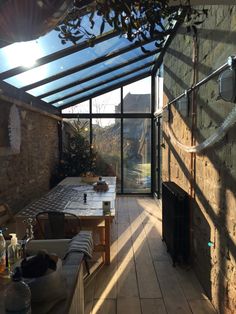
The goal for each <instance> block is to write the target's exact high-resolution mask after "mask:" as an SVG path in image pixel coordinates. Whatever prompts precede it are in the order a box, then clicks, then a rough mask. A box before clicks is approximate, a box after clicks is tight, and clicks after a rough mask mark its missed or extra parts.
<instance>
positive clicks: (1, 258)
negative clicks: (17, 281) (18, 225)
mask: <svg viewBox="0 0 236 314" xmlns="http://www.w3.org/2000/svg"><path fill="white" fill-rule="evenodd" d="M5 270H6V241H5V239H4V236H3V233H2V230H1V229H0V274H3V273H4V272H5Z"/></svg>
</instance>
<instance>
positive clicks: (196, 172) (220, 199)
mask: <svg viewBox="0 0 236 314" xmlns="http://www.w3.org/2000/svg"><path fill="white" fill-rule="evenodd" d="M205 8H207V9H208V18H207V19H206V21H205V22H204V23H203V24H202V25H200V26H198V31H197V54H198V56H197V59H198V61H197V70H196V72H195V73H196V74H197V80H198V81H199V80H201V79H202V78H204V77H206V76H207V75H208V74H210V73H211V72H213V70H215V69H217V68H218V67H220V66H221V65H222V64H224V63H226V62H227V58H228V57H229V56H230V55H234V54H235V53H236V6H227V5H226V6H205ZM193 42H194V40H193V33H187V32H186V29H185V28H184V27H181V28H180V30H179V32H178V34H177V36H176V37H175V39H174V40H173V42H172V43H171V46H170V48H169V49H168V51H167V54H166V56H165V58H164V92H165V95H166V96H167V98H168V99H169V101H170V100H172V99H174V98H175V97H176V96H178V95H180V94H181V93H183V92H184V90H185V89H188V88H189V87H190V86H191V85H192V84H193V52H194V45H193ZM217 78H218V77H216V78H214V79H212V80H211V81H209V82H208V83H207V84H205V85H204V86H202V87H201V88H199V90H198V91H197V92H196V93H195V95H192V94H191V95H190V103H191V104H190V108H189V114H188V115H187V116H183V112H180V111H179V110H178V106H177V104H173V105H171V107H170V115H169V116H168V115H166V113H165V112H164V115H163V136H164V139H163V142H164V148H163V159H162V160H163V166H162V167H163V169H162V173H163V180H172V181H175V182H176V183H177V184H179V185H180V186H181V187H182V188H183V189H184V190H185V191H187V192H188V193H189V195H191V197H192V198H191V199H192V201H191V207H192V209H191V212H192V229H193V234H192V262H193V265H194V269H195V272H196V274H197V276H198V278H199V280H200V281H201V283H202V285H203V287H204V288H205V290H206V292H207V295H208V297H209V298H210V299H211V300H212V303H213V305H214V306H215V308H216V309H217V310H218V311H219V312H220V313H224V314H229V313H231V314H233V313H236V262H235V261H236V135H235V134H236V125H234V126H233V127H232V128H231V129H230V130H229V131H228V132H227V134H226V136H225V137H224V138H223V139H222V140H221V141H219V142H218V143H217V144H216V145H214V146H213V147H211V148H208V149H206V150H205V151H204V152H203V153H201V154H197V155H195V154H193V155H191V154H190V153H187V152H184V151H183V150H181V149H180V148H179V147H178V145H177V144H175V143H173V142H172V141H171V140H170V136H169V133H168V129H167V125H168V122H167V121H168V119H169V125H170V127H171V129H172V131H173V133H174V134H175V135H176V137H177V138H178V140H179V141H180V142H181V143H183V144H185V145H190V146H191V143H192V142H191V134H193V136H194V139H195V141H196V143H201V142H202V141H203V140H204V139H206V138H208V137H209V136H210V135H211V134H213V133H214V132H215V131H216V129H217V128H218V127H219V126H220V125H221V123H222V122H223V121H224V120H225V118H226V117H227V115H228V114H229V113H230V112H231V110H232V109H233V108H234V107H235V104H233V103H230V102H224V101H223V100H219V99H217V97H218V94H219V93H218V90H219V88H218V83H217ZM194 104H195V105H194ZM194 106H195V107H196V115H195V117H196V123H195V125H194V123H193V115H192V113H193V108H194ZM192 124H193V126H192ZM191 157H192V160H191ZM191 187H193V189H191ZM209 242H211V244H212V246H209V245H208V244H209Z"/></svg>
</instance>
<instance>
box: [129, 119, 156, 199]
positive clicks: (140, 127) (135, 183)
mask: <svg viewBox="0 0 236 314" xmlns="http://www.w3.org/2000/svg"><path fill="white" fill-rule="evenodd" d="M123 167H124V168H123V169H124V193H133V192H135V193H150V192H151V121H150V119H141V118H140V119H124V120H123Z"/></svg>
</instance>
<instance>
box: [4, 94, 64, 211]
mask: <svg viewBox="0 0 236 314" xmlns="http://www.w3.org/2000/svg"><path fill="white" fill-rule="evenodd" d="M11 105H12V103H11V102H9V101H7V100H6V99H3V98H2V99H1V98H0V116H1V119H4V121H8V119H9V109H10V107H11ZM17 108H18V109H19V113H20V121H21V149H20V152H19V153H12V152H11V149H10V147H9V145H10V143H9V139H6V135H8V130H7V129H6V128H7V126H8V123H6V124H5V125H2V127H1V128H0V133H1V134H2V133H4V138H5V140H4V141H3V140H1V142H0V202H4V203H7V204H8V205H9V206H10V208H11V209H12V211H13V212H17V211H19V210H20V209H21V208H23V207H24V206H25V205H26V204H28V203H29V202H31V201H32V200H34V199H36V198H38V197H40V196H41V195H42V194H43V193H45V192H47V191H48V190H49V187H50V179H51V174H52V171H53V169H54V167H55V164H56V163H57V161H58V126H57V125H58V122H57V120H56V119H54V118H52V117H50V116H47V115H44V114H42V113H40V112H37V111H32V110H27V109H25V108H27V106H25V107H23V108H22V107H21V106H20V107H17ZM0 139H1V136H0ZM4 146H5V147H4Z"/></svg>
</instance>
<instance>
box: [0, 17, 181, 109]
mask: <svg viewBox="0 0 236 314" xmlns="http://www.w3.org/2000/svg"><path fill="white" fill-rule="evenodd" d="M183 14H184V12H183V13H182V14H181V15H180V18H179V20H178V21H177V22H176V24H175V26H174V27H173V29H172V30H171V32H170V35H169V36H168V38H167V39H166V41H165V43H164V46H163V47H162V48H156V47H155V46H154V45H153V47H155V48H153V49H152V50H151V51H149V52H146V53H144V52H143V53H141V52H140V55H135V54H134V56H132V55H131V56H130V55H129V58H128V59H127V60H125V61H124V60H123V59H124V57H123V58H121V63H120V64H114V65H112V62H110V63H111V65H109V66H107V68H105V69H104V68H102V69H101V68H99V69H98V71H95V72H93V71H91V73H89V74H87V73H86V74H87V75H86V76H85V77H82V78H77V79H75V80H74V81H73V82H65V85H63V86H59V87H55V88H53V87H50V88H49V90H46V91H44V92H43V93H42V92H41V93H39V94H38V95H37V96H33V95H31V94H30V91H31V90H33V89H34V88H37V87H40V86H43V85H45V84H48V83H50V85H52V83H53V82H54V81H56V80H59V79H63V78H65V77H68V76H70V75H72V74H77V73H79V72H80V71H82V70H85V69H89V68H90V67H92V66H96V65H98V64H102V63H103V62H106V61H108V60H111V61H112V59H113V58H116V57H121V56H123V55H124V54H126V53H129V52H132V51H133V50H135V49H136V51H137V48H138V49H140V50H141V48H140V47H142V46H144V47H145V45H148V44H150V43H153V42H154V41H156V40H157V38H155V37H153V38H149V39H147V40H145V41H142V42H135V43H134V42H129V41H128V40H127V45H125V46H123V47H122V48H118V49H115V50H112V51H110V52H108V53H104V54H101V55H99V56H98V57H97V58H94V59H91V60H88V61H85V62H83V63H82V64H77V65H75V66H73V67H69V68H68V69H66V70H64V71H62V72H60V73H56V74H53V75H50V76H48V77H45V78H43V79H41V80H39V81H35V82H33V83H31V84H26V85H24V86H22V87H19V88H17V87H14V86H13V85H11V84H9V83H7V82H5V81H4V80H7V79H9V78H12V77H14V76H16V75H18V74H21V73H24V72H26V71H28V70H31V69H35V68H37V67H39V66H42V65H47V64H49V63H50V62H53V61H56V60H60V59H61V58H63V57H67V56H70V55H72V54H74V53H76V52H79V51H85V52H86V48H88V47H91V41H83V42H81V43H78V44H77V45H73V46H70V47H67V48H64V49H62V50H59V51H57V52H54V53H51V54H49V55H46V56H44V57H41V58H39V59H38V60H36V65H35V66H32V67H31V68H25V67H23V66H18V67H14V68H11V69H9V70H6V71H3V72H2V73H0V88H1V89H2V90H3V91H5V92H6V93H7V94H10V95H11V96H13V97H15V98H17V99H21V100H23V101H24V102H27V103H30V104H32V105H33V106H35V107H39V108H41V109H44V110H45V111H49V112H52V113H54V114H59V113H60V112H61V110H62V109H65V108H68V107H71V106H74V105H76V104H78V103H80V102H83V101H85V100H88V99H90V98H93V97H97V96H99V95H102V94H104V93H107V92H109V91H112V90H114V89H116V88H119V87H122V86H124V85H127V84H130V83H132V82H135V81H137V80H139V79H142V78H145V77H147V76H150V75H155V74H156V71H157V69H158V68H159V67H160V65H161V63H162V60H163V56H164V54H165V51H166V49H167V48H168V46H169V44H170V42H171V40H172V38H173V37H174V35H175V33H176V31H177V29H178V27H179V25H180V24H181V23H182V16H183ZM117 36H119V32H118V31H109V32H107V33H105V34H103V35H100V36H97V37H96V38H95V39H93V45H96V44H99V43H102V42H105V41H107V40H110V39H112V38H114V37H117ZM58 40H59V39H58ZM136 54H137V53H136ZM124 56H125V55H124ZM151 56H156V58H154V59H152V60H151V61H150V58H149V57H151ZM141 61H143V64H142V63H141ZM137 62H139V64H138V65H137V66H135V63H137ZM140 64H141V65H140ZM131 65H132V67H129V66H131ZM125 67H126V71H125V72H122V73H121V71H118V70H121V69H123V68H125ZM144 69H147V70H146V71H144V72H142V73H141V74H140V72H139V71H141V70H144ZM115 71H118V72H117V73H116V72H115ZM112 72H114V75H112V76H111V77H110V78H109V74H110V73H112ZM135 73H137V75H135ZM132 74H133V76H132ZM105 75H107V77H108V78H104V77H103V76H105ZM128 76H130V77H128ZM121 79H122V80H121ZM92 80H94V81H93V82H92ZM96 80H97V81H96ZM117 80H119V81H118V82H117ZM90 81H91V83H90ZM84 83H85V86H82V87H80V86H79V85H80V84H84ZM111 83H112V84H111ZM106 84H109V86H108V87H107V86H106ZM77 87H78V90H76V88H77ZM98 87H101V88H100V89H99V90H96V88H98ZM70 88H74V90H73V89H72V91H69V89H70ZM79 88H80V89H79ZM67 90H68V93H67V94H65V95H63V94H62V95H58V97H57V98H56V99H54V100H50V101H48V102H47V101H44V100H43V99H45V98H46V97H49V96H53V95H55V96H56V94H57V93H61V92H66V91H67ZM90 90H91V93H87V95H86V96H84V95H82V96H81V97H79V95H81V94H83V93H85V92H89V91H90ZM27 91H28V92H27ZM74 96H78V98H76V99H75V100H74V99H73V101H71V102H69V103H67V104H62V105H60V106H58V102H60V101H62V102H63V100H68V99H69V98H70V97H74Z"/></svg>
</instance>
